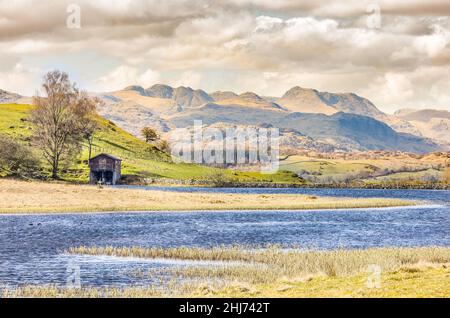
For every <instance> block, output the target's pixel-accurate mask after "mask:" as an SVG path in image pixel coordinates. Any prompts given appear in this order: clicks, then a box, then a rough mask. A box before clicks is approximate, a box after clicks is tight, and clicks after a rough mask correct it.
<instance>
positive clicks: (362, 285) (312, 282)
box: [0, 246, 450, 298]
mask: <svg viewBox="0 0 450 318" xmlns="http://www.w3.org/2000/svg"><path fill="white" fill-rule="evenodd" d="M70 252H71V253H79V254H90V255H97V254H103V255H115V256H134V257H145V258H160V257H165V258H176V259H185V260H220V261H239V262H243V264H242V265H236V264H235V265H220V266H211V267H204V266H201V267H195V266H188V267H185V268H180V269H177V270H174V271H173V273H172V274H174V275H175V277H178V278H180V277H181V278H187V279H189V283H182V281H183V280H181V281H176V280H174V281H173V282H171V283H169V286H168V288H166V289H162V288H156V287H152V286H148V287H127V288H123V289H119V288H89V287H87V288H82V289H64V288H58V287H55V286H25V287H20V288H18V289H14V290H4V291H3V292H1V291H0V296H3V297H94V298H97V297H450V284H449V282H450V266H449V265H450V248H444V247H427V248H378V249H367V250H335V251H300V250H288V251H283V250H280V249H279V248H277V247H276V246H270V247H268V248H266V249H261V250H247V249H244V248H240V247H237V246H236V247H231V248H226V247H216V248H212V249H199V248H194V249H190V248H173V249H145V248H139V247H135V248H112V247H107V248H86V247H79V248H72V249H71V250H70ZM371 264H376V265H378V266H380V268H381V277H380V286H379V287H377V288H370V286H369V285H368V284H367V280H368V277H369V275H371V273H370V272H368V265H371ZM142 275H143V274H142Z"/></svg>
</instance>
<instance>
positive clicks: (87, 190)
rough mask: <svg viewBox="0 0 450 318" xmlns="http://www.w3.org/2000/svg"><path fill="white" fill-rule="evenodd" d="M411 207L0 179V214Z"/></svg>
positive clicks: (392, 203)
mask: <svg viewBox="0 0 450 318" xmlns="http://www.w3.org/2000/svg"><path fill="white" fill-rule="evenodd" d="M415 204H416V203H415V202H413V201H406V200H399V199H382V198H364V199H354V198H331V197H314V196H307V195H293V194H264V195H260V194H219V193H217V194H215V193H176V192H170V191H146V190H139V189H114V188H103V189H100V188H98V187H96V186H87V185H73V184H61V183H43V182H25V181H16V180H8V179H0V213H33V212H35V213H39V212H57V213H62V212H101V211H182V210H230V209H232V210H278V209H290V210H304V209H337V208H369V207H390V206H407V205H415Z"/></svg>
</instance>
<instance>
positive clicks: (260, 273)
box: [68, 246, 450, 284]
mask: <svg viewBox="0 0 450 318" xmlns="http://www.w3.org/2000/svg"><path fill="white" fill-rule="evenodd" d="M68 252H69V253H72V254H82V255H109V256H119V257H140V258H169V259H179V260H202V261H225V262H228V261H233V262H243V264H242V265H235V264H233V265H230V266H214V267H197V266H188V267H186V268H183V269H181V270H178V271H177V272H176V274H177V275H179V276H183V277H189V278H200V279H220V280H231V281H240V282H247V283H251V284H260V283H269V282H276V281H278V280H280V279H284V278H288V279H299V278H304V277H309V276H311V275H313V276H317V275H319V276H320V275H324V276H328V277H337V276H339V277H342V276H350V275H356V274H360V273H361V272H364V271H366V270H367V266H368V265H370V264H376V265H378V266H380V267H381V268H382V269H383V270H384V271H391V270H394V269H398V268H401V267H402V266H409V265H414V264H420V263H427V264H434V263H437V264H445V263H450V248H444V247H426V248H377V249H366V250H334V251H302V250H297V249H293V250H283V249H280V248H278V247H277V246H269V247H267V248H264V249H260V250H250V249H246V248H242V247H238V246H236V247H231V248H229V247H215V248H211V249H202V248H187V247H181V248H169V249H161V248H140V247H131V248H126V247H124V248H114V247H104V248H102V247H76V248H71V249H70V250H69V251H68Z"/></svg>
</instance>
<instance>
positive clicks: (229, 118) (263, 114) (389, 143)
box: [170, 103, 437, 153]
mask: <svg viewBox="0 0 450 318" xmlns="http://www.w3.org/2000/svg"><path fill="white" fill-rule="evenodd" d="M193 119H196V120H202V121H203V124H205V125H212V124H215V123H217V122H224V123H228V124H238V125H256V126H260V125H263V124H267V123H270V124H271V125H273V126H274V127H278V128H280V129H290V130H295V131H297V132H299V133H301V134H303V135H306V136H308V137H311V138H313V139H314V140H316V141H319V142H324V143H327V144H330V145H332V146H334V147H335V148H338V149H341V150H346V151H352V150H355V149H357V150H379V149H381V150H399V151H410V152H418V153H425V152H431V151H434V150H435V149H436V148H437V147H436V145H435V144H434V143H432V142H430V141H427V140H425V139H423V138H420V137H416V136H413V135H408V134H403V133H398V132H396V131H394V130H393V129H392V128H390V127H389V126H388V125H386V124H384V123H382V122H380V121H377V120H376V119H373V118H371V117H367V116H361V115H355V114H347V113H343V112H339V113H336V114H334V115H331V116H327V115H323V114H310V113H289V112H283V111H278V110H264V111H262V110H261V109H258V110H255V109H253V108H251V107H244V106H235V107H233V111H230V110H229V108H228V107H227V106H223V105H217V104H214V103H209V104H206V105H204V106H202V107H197V108H194V109H191V110H188V111H185V112H182V113H179V114H177V115H174V116H172V117H170V121H171V123H173V124H174V125H175V126H176V127H187V126H189V125H192V121H193Z"/></svg>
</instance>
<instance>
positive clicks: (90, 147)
mask: <svg viewBox="0 0 450 318" xmlns="http://www.w3.org/2000/svg"><path fill="white" fill-rule="evenodd" d="M92 140H93V138H92V137H88V138H87V141H88V145H89V161H91V157H92Z"/></svg>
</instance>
